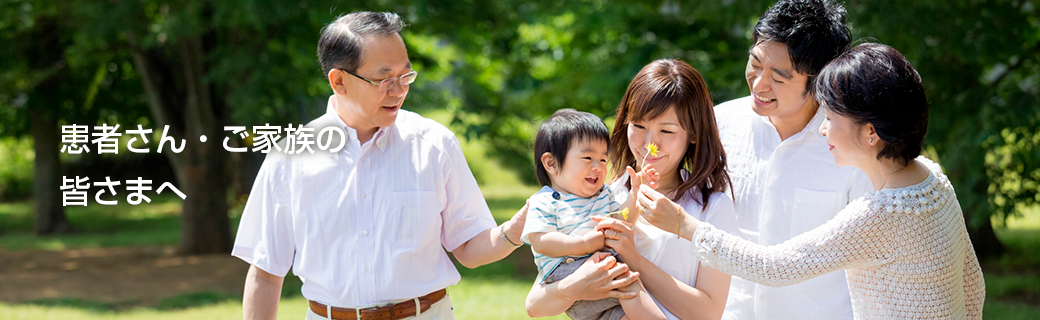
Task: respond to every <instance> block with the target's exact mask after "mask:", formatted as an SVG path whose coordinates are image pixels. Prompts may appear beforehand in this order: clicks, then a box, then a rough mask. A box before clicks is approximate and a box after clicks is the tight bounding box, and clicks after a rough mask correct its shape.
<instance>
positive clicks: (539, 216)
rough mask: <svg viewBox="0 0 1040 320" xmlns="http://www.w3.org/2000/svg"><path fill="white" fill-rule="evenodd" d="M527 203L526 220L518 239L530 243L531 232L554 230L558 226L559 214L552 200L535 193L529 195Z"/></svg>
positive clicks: (556, 229) (557, 228) (557, 229)
mask: <svg viewBox="0 0 1040 320" xmlns="http://www.w3.org/2000/svg"><path fill="white" fill-rule="evenodd" d="M528 203H529V206H528V208H527V220H525V221H524V232H523V233H522V234H521V236H520V241H521V242H523V243H524V244H526V245H531V239H530V238H529V237H528V235H530V234H531V233H538V232H542V233H544V232H556V231H559V230H560V228H559V225H558V224H557V222H558V218H559V216H558V215H557V212H556V208H555V207H554V206H553V205H552V202H550V201H547V200H546V199H545V197H539V196H538V195H537V194H535V195H534V196H531V198H530V201H528Z"/></svg>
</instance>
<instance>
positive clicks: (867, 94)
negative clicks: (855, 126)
mask: <svg viewBox="0 0 1040 320" xmlns="http://www.w3.org/2000/svg"><path fill="white" fill-rule="evenodd" d="M816 99H817V101H819V102H820V105H821V106H822V107H825V108H828V109H829V110H830V111H832V112H834V113H837V114H839V115H841V116H844V117H847V118H849V119H851V120H852V121H854V122H856V123H859V124H865V123H870V124H872V125H874V130H875V131H876V132H877V135H878V137H879V138H881V141H883V142H884V143H885V146H884V147H883V148H882V149H881V152H879V153H878V155H877V158H878V159H881V158H889V159H893V160H895V161H897V162H899V163H902V164H903V165H908V164H910V162H911V161H913V160H914V158H916V157H917V156H918V155H920V154H921V147H922V145H923V144H924V137H925V134H926V133H927V132H928V99H927V98H925V94H924V88H923V87H922V86H921V76H920V75H918V74H917V70H914V67H913V66H911V65H910V62H909V61H907V60H906V57H904V56H903V54H901V53H899V51H896V49H894V48H892V47H889V46H886V45H883V44H878V43H864V44H860V45H858V46H856V47H855V48H853V49H852V50H849V51H848V52H845V53H843V54H841V55H840V56H838V57H837V58H834V60H832V61H831V62H830V63H829V64H827V66H826V67H824V68H823V70H822V71H820V76H819V77H818V78H817V79H816Z"/></svg>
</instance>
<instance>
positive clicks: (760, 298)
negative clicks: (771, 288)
mask: <svg viewBox="0 0 1040 320" xmlns="http://www.w3.org/2000/svg"><path fill="white" fill-rule="evenodd" d="M365 271H368V268H365ZM765 299H766V296H765V295H759V296H758V301H762V300H765Z"/></svg>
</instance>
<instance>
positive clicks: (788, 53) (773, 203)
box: [715, 0, 870, 319]
mask: <svg viewBox="0 0 1040 320" xmlns="http://www.w3.org/2000/svg"><path fill="white" fill-rule="evenodd" d="M753 40H754V43H753V44H752V45H751V49H750V52H749V55H748V64H747V68H746V70H745V77H746V79H747V83H748V88H749V89H750V93H751V95H750V96H748V97H744V98H740V99H736V100H733V101H729V102H726V103H723V104H720V105H719V106H717V107H716V108H715V114H716V119H717V120H716V121H717V123H718V125H719V134H720V137H721V138H722V144H723V147H724V148H725V150H726V155H727V158H728V160H729V175H730V178H731V179H732V180H733V195H734V202H735V205H736V214H737V225H738V227H739V228H740V234H741V236H743V237H744V238H746V239H748V240H750V241H754V242H757V243H759V244H762V245H774V244H779V243H782V242H784V241H786V240H788V239H791V238H793V237H795V236H797V235H799V234H801V233H803V232H805V231H809V230H812V229H814V228H816V227H818V226H820V225H822V224H823V223H824V222H827V220H830V219H831V218H832V217H834V215H835V214H837V213H838V211H840V210H841V209H842V208H844V207H845V205H846V204H848V203H849V201H850V200H853V199H855V198H858V197H860V196H861V195H863V194H864V193H865V192H866V191H868V190H870V189H869V188H870V182H869V180H868V179H867V177H866V175H864V174H863V173H862V172H860V171H859V170H858V169H856V168H854V167H844V168H843V167H838V166H837V165H835V164H834V160H833V156H832V155H831V154H830V152H829V151H828V146H827V141H826V138H824V137H823V136H821V135H820V134H819V130H818V129H819V128H820V124H821V123H822V122H823V120H824V118H825V117H824V112H823V110H820V109H819V106H818V105H817V103H816V101H815V100H814V99H813V97H812V94H811V92H812V91H813V79H814V77H815V76H816V74H817V73H818V72H819V71H820V70H821V69H822V68H823V66H824V65H826V64H827V62H829V61H830V60H831V59H833V58H835V57H836V56H838V54H839V53H841V52H842V51H843V50H844V49H845V48H846V47H847V46H848V45H849V42H850V36H849V30H848V27H847V26H846V25H845V9H844V8H842V7H841V6H840V5H837V4H833V3H830V2H829V1H825V0H780V1H778V2H777V3H776V4H775V5H774V6H773V7H771V8H769V10H767V11H766V12H765V13H764V14H763V15H762V17H761V18H760V19H759V21H758V24H756V25H755V30H754V32H753ZM723 319H852V304H851V300H850V296H849V290H848V285H847V284H846V282H845V273H844V272H843V271H837V272H833V273H830V274H827V275H825V276H821V277H819V278H816V279H813V280H809V281H806V282H803V283H800V284H797V285H792V286H788V287H782V288H773V287H766V286H763V285H758V284H754V283H751V282H748V281H746V280H744V279H740V278H738V277H733V280H732V284H731V286H730V291H729V298H728V301H727V303H726V311H725V314H724V315H723Z"/></svg>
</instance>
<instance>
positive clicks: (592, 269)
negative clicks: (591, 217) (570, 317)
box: [558, 252, 639, 301]
mask: <svg viewBox="0 0 1040 320" xmlns="http://www.w3.org/2000/svg"><path fill="white" fill-rule="evenodd" d="M638 279H639V273H636V272H631V271H630V270H629V269H628V266H627V265H625V264H624V263H617V259H614V257H613V256H611V255H610V253H609V252H597V253H595V254H593V255H592V256H591V257H589V259H588V260H586V261H585V263H583V264H582V265H581V266H580V267H578V270H575V271H574V273H572V274H571V275H569V276H567V277H566V278H563V280H560V281H559V287H558V288H559V290H560V294H562V295H563V296H564V297H567V299H568V300H574V301H578V300H600V299H605V298H611V297H613V298H619V299H631V298H635V297H636V294H635V293H632V292H621V291H618V290H617V289H620V288H625V287H628V286H629V285H631V284H632V283H635V282H636V280H638Z"/></svg>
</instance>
